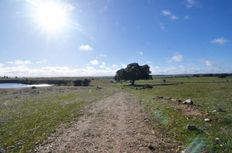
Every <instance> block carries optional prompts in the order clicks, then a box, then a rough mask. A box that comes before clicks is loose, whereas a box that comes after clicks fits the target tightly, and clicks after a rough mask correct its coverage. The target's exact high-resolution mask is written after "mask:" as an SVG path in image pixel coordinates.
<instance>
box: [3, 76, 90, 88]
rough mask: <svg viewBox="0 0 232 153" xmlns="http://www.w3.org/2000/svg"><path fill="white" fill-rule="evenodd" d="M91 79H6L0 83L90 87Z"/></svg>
mask: <svg viewBox="0 0 232 153" xmlns="http://www.w3.org/2000/svg"><path fill="white" fill-rule="evenodd" d="M90 82H91V80H90V79H75V80H72V79H70V80H69V79H66V80H63V79H53V78H51V79H34V78H32V79H28V78H23V79H22V78H6V77H4V78H3V79H0V83H23V84H53V85H59V86H61V85H63V86H71V85H74V86H89V85H90Z"/></svg>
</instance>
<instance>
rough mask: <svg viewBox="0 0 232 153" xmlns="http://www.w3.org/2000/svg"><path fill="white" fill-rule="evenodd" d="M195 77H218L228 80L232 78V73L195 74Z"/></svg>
mask: <svg viewBox="0 0 232 153" xmlns="http://www.w3.org/2000/svg"><path fill="white" fill-rule="evenodd" d="M192 76H193V77H218V78H226V77H228V76H232V73H208V74H193V75H192Z"/></svg>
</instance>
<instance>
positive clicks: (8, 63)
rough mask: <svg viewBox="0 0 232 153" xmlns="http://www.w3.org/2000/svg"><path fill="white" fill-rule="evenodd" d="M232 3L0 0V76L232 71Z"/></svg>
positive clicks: (219, 0)
mask: <svg viewBox="0 0 232 153" xmlns="http://www.w3.org/2000/svg"><path fill="white" fill-rule="evenodd" d="M231 7H232V1H231V0H84V1H83V0H1V1H0V76H12V77H14V76H20V77H21V76H30V77H38V76H40V77H47V76H111V75H114V74H115V72H116V71H117V70H118V69H120V68H123V67H125V66H126V65H127V64H129V63H133V62H138V63H139V64H148V65H149V66H150V68H151V71H152V74H192V73H231V72H232V60H231V59H232V9H231Z"/></svg>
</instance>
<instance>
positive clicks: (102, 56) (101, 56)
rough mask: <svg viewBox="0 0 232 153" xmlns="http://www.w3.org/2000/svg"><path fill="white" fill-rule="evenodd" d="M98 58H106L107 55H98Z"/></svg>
mask: <svg viewBox="0 0 232 153" xmlns="http://www.w3.org/2000/svg"><path fill="white" fill-rule="evenodd" d="M99 57H100V58H106V57H108V55H106V54H100V55H99Z"/></svg>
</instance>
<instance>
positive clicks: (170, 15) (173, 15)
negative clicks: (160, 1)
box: [161, 10, 178, 20]
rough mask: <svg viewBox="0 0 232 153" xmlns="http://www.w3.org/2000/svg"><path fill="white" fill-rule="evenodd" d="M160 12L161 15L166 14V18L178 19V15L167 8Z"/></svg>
mask: <svg viewBox="0 0 232 153" xmlns="http://www.w3.org/2000/svg"><path fill="white" fill-rule="evenodd" d="M161 14H162V15H163V16H166V17H168V18H170V19H171V20H177V19H178V16H176V15H175V14H173V13H172V12H171V11H169V10H163V11H162V12H161Z"/></svg>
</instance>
